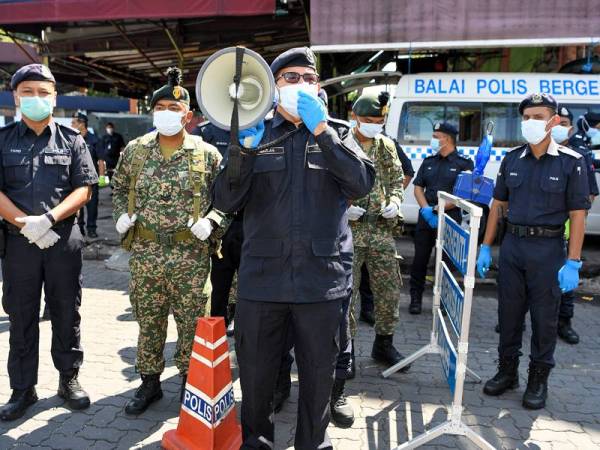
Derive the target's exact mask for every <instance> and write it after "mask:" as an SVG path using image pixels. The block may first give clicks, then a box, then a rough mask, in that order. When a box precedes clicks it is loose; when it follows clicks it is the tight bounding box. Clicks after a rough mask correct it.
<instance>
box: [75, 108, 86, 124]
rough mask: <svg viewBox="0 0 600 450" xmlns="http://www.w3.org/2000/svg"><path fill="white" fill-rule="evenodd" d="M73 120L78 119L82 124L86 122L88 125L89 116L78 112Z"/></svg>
mask: <svg viewBox="0 0 600 450" xmlns="http://www.w3.org/2000/svg"><path fill="white" fill-rule="evenodd" d="M73 119H77V120H79V121H80V122H85V123H86V124H87V123H88V116H87V115H85V114H84V113H82V112H81V111H77V112H76V113H75V114H73Z"/></svg>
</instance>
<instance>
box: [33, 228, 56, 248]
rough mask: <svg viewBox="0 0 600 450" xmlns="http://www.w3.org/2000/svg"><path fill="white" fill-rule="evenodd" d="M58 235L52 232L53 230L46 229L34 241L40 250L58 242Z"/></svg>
mask: <svg viewBox="0 0 600 450" xmlns="http://www.w3.org/2000/svg"><path fill="white" fill-rule="evenodd" d="M59 239H60V236H59V235H58V234H57V233H55V232H54V230H48V231H47V232H46V234H44V235H42V237H41V238H39V239H38V240H37V241H35V245H37V246H38V247H39V248H41V249H42V250H44V249H47V248H50V247H52V246H53V245H54V244H56V243H57V242H58V240H59Z"/></svg>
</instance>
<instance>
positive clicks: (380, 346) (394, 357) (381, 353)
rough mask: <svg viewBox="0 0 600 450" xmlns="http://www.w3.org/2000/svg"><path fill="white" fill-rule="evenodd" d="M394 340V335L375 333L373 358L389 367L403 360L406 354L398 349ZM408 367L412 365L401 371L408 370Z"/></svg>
mask: <svg viewBox="0 0 600 450" xmlns="http://www.w3.org/2000/svg"><path fill="white" fill-rule="evenodd" d="M393 340H394V335H388V336H384V335H382V334H377V335H375V342H373V349H372V350H371V358H373V359H374V360H375V361H377V362H380V363H383V364H385V365H386V366H389V367H391V366H393V365H395V364H397V363H399V362H400V361H402V360H403V359H404V356H402V354H401V353H400V352H399V351H398V350H396V348H395V347H394V343H393ZM408 369H410V365H408V366H405V367H403V368H402V369H400V372H407V371H408Z"/></svg>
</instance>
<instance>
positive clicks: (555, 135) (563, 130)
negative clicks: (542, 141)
mask: <svg viewBox="0 0 600 450" xmlns="http://www.w3.org/2000/svg"><path fill="white" fill-rule="evenodd" d="M570 129H571V127H564V126H562V125H556V126H555V127H553V128H552V130H551V133H552V139H554V140H555V141H556V142H558V143H559V144H560V143H561V142H565V141H566V140H567V139H569V130H570Z"/></svg>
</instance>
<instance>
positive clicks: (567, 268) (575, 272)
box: [558, 259, 582, 292]
mask: <svg viewBox="0 0 600 450" xmlns="http://www.w3.org/2000/svg"><path fill="white" fill-rule="evenodd" d="M581 264H582V263H581V261H574V260H572V259H567V262H566V263H565V265H564V266H562V267H561V268H560V270H559V271H558V285H559V286H560V290H561V291H563V292H569V291H572V290H573V289H575V288H576V287H577V285H578V284H579V269H581Z"/></svg>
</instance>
